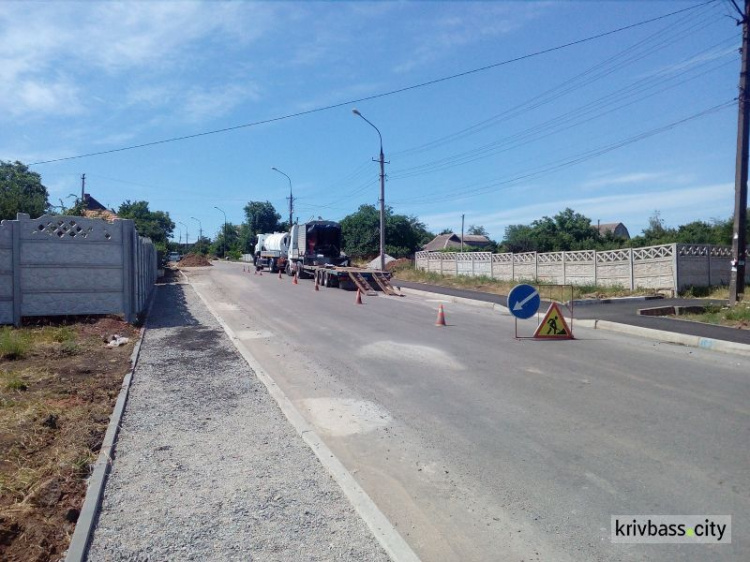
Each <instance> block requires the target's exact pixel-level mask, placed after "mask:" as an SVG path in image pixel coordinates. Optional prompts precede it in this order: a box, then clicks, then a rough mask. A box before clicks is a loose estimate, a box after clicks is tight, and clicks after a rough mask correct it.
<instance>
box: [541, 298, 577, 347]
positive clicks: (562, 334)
mask: <svg viewBox="0 0 750 562" xmlns="http://www.w3.org/2000/svg"><path fill="white" fill-rule="evenodd" d="M534 337H535V338H541V339H550V338H557V339H564V340H572V339H573V332H571V331H570V328H569V327H568V323H567V322H565V317H564V316H563V314H562V312H561V311H560V307H559V306H557V303H556V302H553V303H552V304H551V305H550V307H549V309H548V310H547V314H545V315H544V320H542V323H541V324H539V326H538V327H537V329H536V332H534Z"/></svg>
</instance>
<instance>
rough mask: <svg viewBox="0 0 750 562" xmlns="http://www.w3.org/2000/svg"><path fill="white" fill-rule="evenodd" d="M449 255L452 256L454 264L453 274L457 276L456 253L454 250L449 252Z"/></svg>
mask: <svg viewBox="0 0 750 562" xmlns="http://www.w3.org/2000/svg"><path fill="white" fill-rule="evenodd" d="M451 255H452V256H453V264H454V266H455V267H454V268H453V269H454V271H455V273H454V275H455V276H456V277H458V254H457V253H456V252H451Z"/></svg>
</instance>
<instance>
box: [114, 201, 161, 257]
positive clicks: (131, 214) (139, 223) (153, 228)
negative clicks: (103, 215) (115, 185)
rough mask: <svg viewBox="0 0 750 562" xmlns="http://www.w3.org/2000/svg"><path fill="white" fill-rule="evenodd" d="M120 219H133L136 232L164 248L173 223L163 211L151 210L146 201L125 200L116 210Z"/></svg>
mask: <svg viewBox="0 0 750 562" xmlns="http://www.w3.org/2000/svg"><path fill="white" fill-rule="evenodd" d="M117 216H118V217H120V218H121V219H133V221H134V222H135V228H136V230H137V231H138V234H140V235H141V236H146V237H148V238H150V239H151V241H152V242H153V243H154V245H155V246H157V247H159V248H161V249H164V248H166V246H167V239H168V238H169V237H170V236H171V235H172V233H173V232H174V229H175V224H174V222H172V219H170V218H169V213H165V212H164V211H151V210H149V208H148V202H147V201H135V202H131V201H130V200H127V201H125V202H124V203H123V204H122V205H120V208H119V209H118V210H117Z"/></svg>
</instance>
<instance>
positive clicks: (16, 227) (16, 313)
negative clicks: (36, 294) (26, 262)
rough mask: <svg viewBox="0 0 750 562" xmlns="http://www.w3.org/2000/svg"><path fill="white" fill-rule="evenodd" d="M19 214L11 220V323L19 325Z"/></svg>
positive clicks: (21, 297)
mask: <svg viewBox="0 0 750 562" xmlns="http://www.w3.org/2000/svg"><path fill="white" fill-rule="evenodd" d="M22 218H26V217H22V215H21V214H19V215H18V219H16V220H15V221H13V222H11V223H10V224H11V228H12V230H11V232H12V239H13V325H14V326H15V327H16V328H18V327H20V326H21V306H22V304H23V295H22V294H21V220H22Z"/></svg>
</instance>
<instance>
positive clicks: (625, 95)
mask: <svg viewBox="0 0 750 562" xmlns="http://www.w3.org/2000/svg"><path fill="white" fill-rule="evenodd" d="M712 62H714V61H712V60H711V61H704V62H703V63H699V64H696V65H694V66H693V67H690V68H688V69H685V70H683V71H682V72H679V73H676V74H672V75H670V76H665V77H657V78H656V79H654V77H647V78H643V79H641V80H638V81H636V82H634V83H632V84H630V85H629V86H627V87H625V88H623V89H619V90H617V91H615V92H612V93H610V94H607V95H605V96H602V97H600V98H598V99H596V100H594V101H592V102H589V103H587V104H584V105H581V106H579V107H577V108H575V109H573V110H570V111H568V112H566V113H563V114H561V115H558V116H556V117H554V118H551V119H549V120H547V121H544V122H542V123H540V124H537V125H534V126H532V127H529V128H526V129H524V130H522V131H519V132H518V133H515V134H513V135H509V136H507V137H504V138H502V139H499V140H496V141H493V142H490V143H487V144H484V145H482V146H479V147H475V148H473V149H470V150H467V151H464V152H461V153H458V154H454V155H451V156H446V157H443V158H440V159H436V160H432V161H429V162H426V163H422V164H419V165H416V166H411V167H408V168H402V169H400V170H395V171H394V172H392V173H391V174H390V177H391V179H392V180H394V181H395V180H402V179H406V178H411V177H415V176H420V175H423V174H429V173H435V172H440V171H444V170H446V169H450V168H453V167H456V166H462V165H466V164H469V163H473V162H476V161H477V160H480V159H482V158H487V157H490V156H494V155H496V154H498V153H500V152H507V151H509V150H512V149H515V148H518V147H520V146H524V145H527V144H529V143H530V142H533V141H536V140H540V139H542V138H547V137H549V136H551V135H554V134H558V133H561V132H563V131H567V130H570V129H571V128H574V127H577V126H580V125H583V124H585V123H588V122H591V121H592V120H594V119H597V118H600V117H603V116H605V115H608V114H611V113H615V112H617V111H620V110H621V109H624V108H625V107H630V106H632V105H634V104H636V103H639V102H642V101H644V100H646V99H649V98H651V97H653V96H655V95H658V94H660V93H663V92H665V91H668V90H670V89H674V88H676V87H678V86H682V85H684V84H686V83H688V82H690V81H693V80H696V79H698V78H700V77H702V76H704V75H706V74H708V73H710V72H714V71H716V70H719V69H721V68H723V67H725V66H727V65H728V64H732V63H734V61H733V60H730V61H726V62H724V63H721V64H718V65H713V66H712V67H711V68H709V69H707V70H704V71H703V72H700V73H697V74H695V75H694V76H689V77H687V78H683V79H681V80H675V79H676V78H679V77H682V76H684V75H685V74H688V73H695V71H696V70H699V69H701V68H702V67H704V66H708V65H710V64H711V63H712ZM665 83H666V84H667V85H664V84H665ZM659 86H663V87H661V88H660V89H656V88H657V87H659ZM649 90H653V91H650V92H649ZM643 92H649V93H647V94H645V95H640V96H639V97H636V96H637V94H642V93H643ZM627 100H630V101H627ZM615 101H620V102H622V103H619V104H613V102H615ZM601 108H606V109H604V110H603V111H599V112H598V113H595V112H596V111H597V110H599V109H601Z"/></svg>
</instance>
